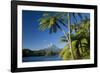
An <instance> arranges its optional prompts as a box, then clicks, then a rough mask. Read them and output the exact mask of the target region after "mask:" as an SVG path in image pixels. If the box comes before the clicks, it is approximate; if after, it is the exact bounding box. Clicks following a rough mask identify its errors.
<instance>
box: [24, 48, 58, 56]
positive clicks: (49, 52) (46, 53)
mask: <svg viewBox="0 0 100 73" xmlns="http://www.w3.org/2000/svg"><path fill="white" fill-rule="evenodd" d="M22 54H23V55H22V56H23V57H28V56H53V55H57V54H59V53H58V52H54V51H53V50H51V49H48V50H45V49H44V50H34V51H33V50H30V49H23V50H22Z"/></svg>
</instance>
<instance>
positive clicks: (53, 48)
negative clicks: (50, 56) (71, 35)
mask: <svg viewBox="0 0 100 73" xmlns="http://www.w3.org/2000/svg"><path fill="white" fill-rule="evenodd" d="M44 50H46V51H48V50H51V51H52V52H57V53H58V52H59V51H60V50H61V49H60V48H58V47H57V46H55V45H54V44H50V45H49V46H48V47H47V48H45V49H44Z"/></svg>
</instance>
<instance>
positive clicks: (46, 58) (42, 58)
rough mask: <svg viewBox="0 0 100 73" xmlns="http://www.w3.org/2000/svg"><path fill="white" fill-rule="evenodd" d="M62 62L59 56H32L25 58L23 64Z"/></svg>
mask: <svg viewBox="0 0 100 73" xmlns="http://www.w3.org/2000/svg"><path fill="white" fill-rule="evenodd" d="M56 60H62V59H61V58H60V57H59V56H58V55H55V56H31V57H23V62H36V61H56Z"/></svg>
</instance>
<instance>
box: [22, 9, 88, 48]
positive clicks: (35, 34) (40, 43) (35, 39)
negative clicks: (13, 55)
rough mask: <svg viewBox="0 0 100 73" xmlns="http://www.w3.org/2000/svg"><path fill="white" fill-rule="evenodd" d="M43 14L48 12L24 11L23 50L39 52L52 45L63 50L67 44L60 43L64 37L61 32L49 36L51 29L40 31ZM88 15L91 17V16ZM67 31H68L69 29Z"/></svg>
mask: <svg viewBox="0 0 100 73" xmlns="http://www.w3.org/2000/svg"><path fill="white" fill-rule="evenodd" d="M43 13H47V12H43V11H28V10H23V11H22V48H28V49H31V50H38V49H44V48H46V47H48V45H49V44H51V43H52V44H54V45H56V46H57V47H58V48H63V47H64V46H65V45H66V43H61V42H60V37H61V36H62V35H63V33H62V32H61V31H60V30H58V31H57V33H56V34H55V33H52V34H49V29H48V30H45V31H41V30H39V21H38V20H39V18H41V17H42V15H43ZM51 13H55V12H51ZM86 15H88V16H89V14H86ZM78 19H79V18H78ZM72 22H73V19H72ZM65 30H66V31H67V29H65Z"/></svg>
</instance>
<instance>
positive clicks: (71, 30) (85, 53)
mask: <svg viewBox="0 0 100 73" xmlns="http://www.w3.org/2000/svg"><path fill="white" fill-rule="evenodd" d="M77 16H79V18H80V19H81V22H78V19H77ZM84 17H85V19H83V17H82V15H81V14H80V13H54V14H50V13H44V14H43V17H42V18H41V19H40V20H39V22H40V26H39V29H40V30H42V31H44V30H46V29H49V30H50V32H49V33H50V34H51V33H56V32H57V30H61V31H62V33H63V35H62V37H61V41H62V42H64V43H66V46H65V47H64V48H63V49H62V50H61V52H60V53H59V56H60V57H62V59H64V60H77V59H89V58H90V20H89V19H88V18H87V17H86V16H84ZM71 19H73V20H75V22H74V23H73V24H71ZM63 27H65V28H67V29H68V31H66V30H64V28H63ZM49 53H51V51H49V52H48V54H49Z"/></svg>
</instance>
